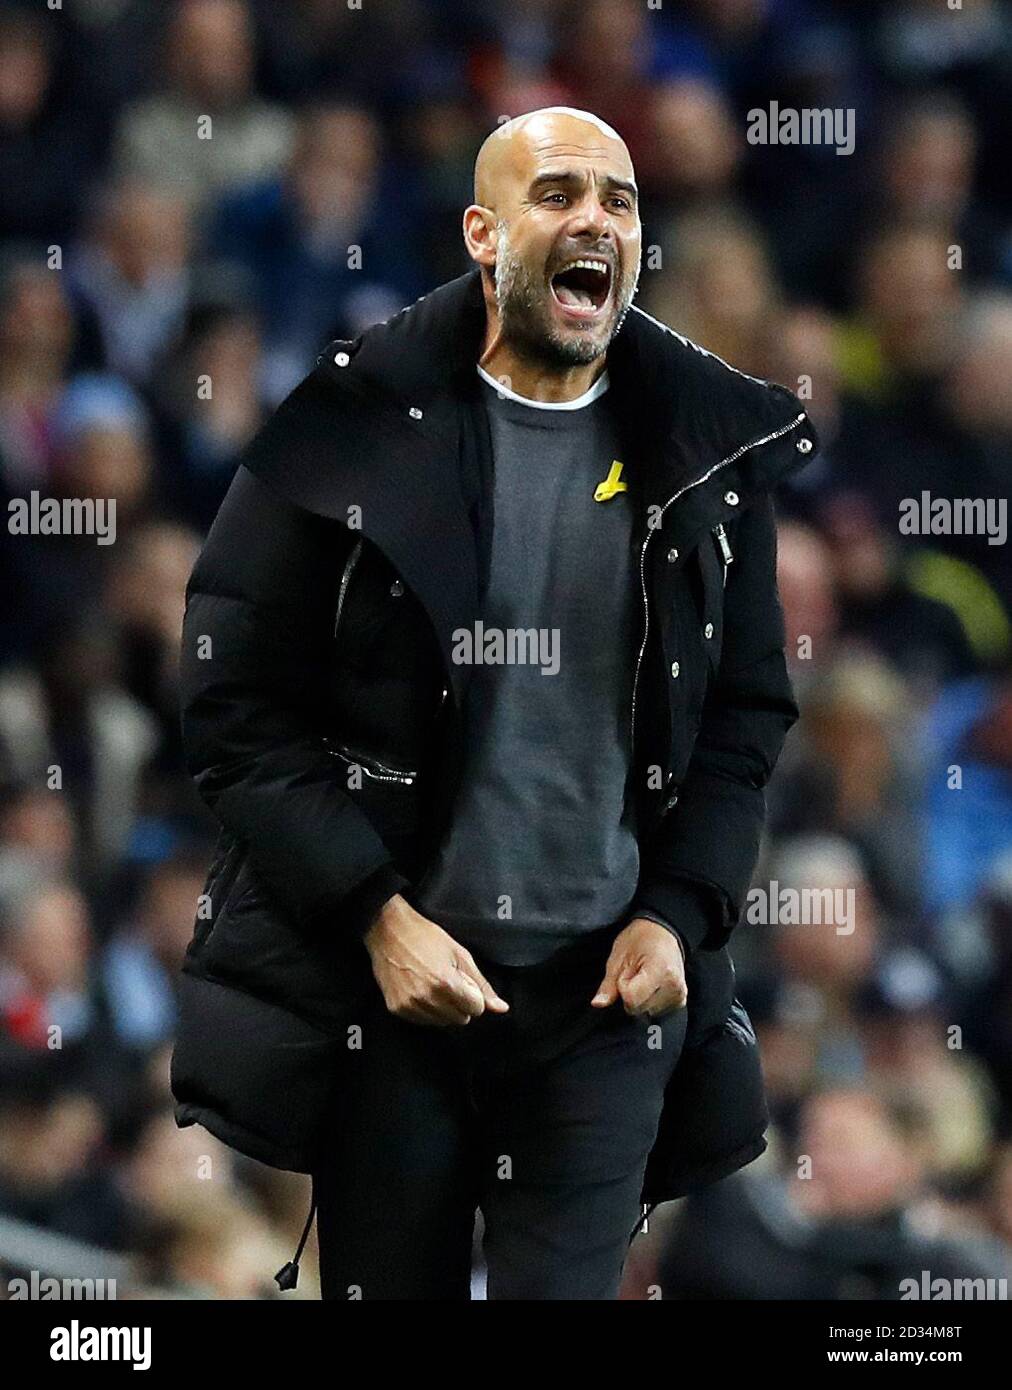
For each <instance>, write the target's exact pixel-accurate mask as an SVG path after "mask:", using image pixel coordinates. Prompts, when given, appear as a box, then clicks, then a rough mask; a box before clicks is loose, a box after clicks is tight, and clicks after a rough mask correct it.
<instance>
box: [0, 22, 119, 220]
mask: <svg viewBox="0 0 1012 1390" xmlns="http://www.w3.org/2000/svg"><path fill="white" fill-rule="evenodd" d="M51 38H52V32H51V29H50V27H49V25H47V23H46V19H45V18H44V17H43V16H42V15H38V14H32V13H29V12H28V11H26V10H15V9H11V8H5V9H3V10H0V187H2V188H3V189H4V190H5V192H4V198H3V200H2V202H0V238H11V237H13V238H25V239H31V240H33V241H34V240H38V241H40V242H42V244H43V245H50V244H53V243H55V244H64V243H65V242H66V239H67V238H68V237H69V236H70V235H71V234H72V233H73V231H74V228H75V226H76V222H77V214H78V208H79V206H80V203H81V199H82V196H83V193H84V190H85V187H86V185H87V182H88V180H89V178H90V177H91V176H92V175H93V173H94V164H95V158H96V155H97V153H98V149H97V144H98V141H97V135H98V132H97V130H96V124H97V122H96V113H95V112H94V110H93V109H91V108H90V107H89V106H87V105H85V106H84V107H83V108H82V107H81V106H78V105H72V104H71V102H70V101H68V100H67V99H66V98H67V93H66V91H64V92H63V93H62V94H61V92H60V91H59V88H58V84H57V82H56V74H55V72H54V56H53V51H52V48H53V45H52V43H51Z"/></svg>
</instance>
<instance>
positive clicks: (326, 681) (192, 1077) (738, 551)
mask: <svg viewBox="0 0 1012 1390" xmlns="http://www.w3.org/2000/svg"><path fill="white" fill-rule="evenodd" d="M463 231H464V242H465V245H466V248H467V252H468V254H469V256H470V257H471V259H472V261H473V262H474V267H475V268H474V269H473V270H472V271H471V272H470V273H469V274H467V275H464V276H462V277H461V278H460V279H459V280H457V281H454V282H453V283H451V284H448V285H444V286H442V287H441V288H440V289H438V290H436V291H435V292H434V293H432V294H430V295H428V296H426V297H425V298H423V299H421V300H419V301H418V302H417V303H416V304H414V305H413V306H412V307H411V308H409V309H407V310H405V311H403V312H402V313H400V314H399V315H397V317H396V318H394V319H392V320H391V321H390V322H388V323H386V324H382V325H380V326H378V327H376V328H373V329H371V330H369V331H368V332H367V333H365V334H363V336H362V337H361V338H360V339H358V340H356V341H355V342H337V343H333V344H331V345H330V346H329V347H328V348H327V349H326V351H325V352H324V353H323V354H322V355H321V357H320V359H319V361H318V364H317V367H316V369H315V370H314V371H313V372H312V373H311V375H310V376H309V377H307V379H306V380H305V381H304V382H303V383H302V384H301V385H300V386H299V387H298V388H297V389H296V390H295V391H294V392H293V393H292V395H291V396H290V397H289V398H288V399H287V400H286V401H285V402H284V403H283V404H282V406H281V407H280V409H279V410H278V411H277V413H276V414H275V415H274V417H273V418H272V419H271V420H270V421H269V422H268V424H267V425H266V427H265V428H264V430H263V431H262V432H261V433H260V435H259V436H258V437H257V439H256V440H255V441H254V442H253V444H252V445H251V446H250V449H249V450H248V452H247V454H246V455H245V457H244V460H243V465H242V466H241V467H240V468H239V470H238V472H237V474H236V477H235V480H234V481H233V483H232V486H231V488H230V490H229V493H228V495H227V497H226V499H225V501H224V503H223V504H222V507H221V510H220V512H219V514H218V516H217V518H216V520H215V523H214V526H213V527H212V529H211V532H210V535H209V537H208V539H207V542H206V544H205V546H204V549H203V552H202V554H201V556H200V558H199V560H198V561H197V564H196V566H195V568H194V571H193V575H192V577H191V580H190V584H189V586H188V590H187V612H186V620H185V625H184V633H183V656H182V672H183V732H184V739H185V748H186V756H187V762H188V766H189V768H190V770H191V772H192V774H193V776H194V777H195V778H196V781H197V784H198V786H199V788H200V791H201V793H202V795H203V797H204V798H205V799H206V801H207V803H208V804H209V805H210V806H211V808H212V809H213V810H214V812H215V814H216V816H217V818H218V820H219V821H220V824H221V827H222V829H221V836H220V840H219V845H218V850H217V853H216V855H215V862H214V864H213V866H212V868H211V873H210V877H209V881H208V886H207V893H206V894H205V896H204V898H202V900H201V903H202V906H201V910H199V911H198V916H197V923H196V929H195V934H194V939H193V942H192V943H191V946H190V949H189V952H188V956H187V962H186V966H185V971H184V976H183V981H182V986H181V1025H180V1032H179V1037H178V1041H177V1046H176V1050H175V1055H174V1058H173V1090H174V1093H175V1096H176V1100H177V1109H176V1114H177V1120H178V1122H179V1123H180V1124H183V1125H185V1124H192V1123H201V1124H204V1125H206V1126H207V1128H209V1129H210V1130H212V1131H213V1132H214V1133H215V1134H217V1135H218V1136H219V1137H220V1138H222V1139H223V1140H224V1141H225V1142H227V1143H229V1144H232V1145H234V1146H235V1147H236V1148H238V1149H239V1150H241V1151H242V1152H244V1153H246V1154H249V1155H251V1156H252V1157H254V1158H258V1159H261V1160H263V1161H264V1162H267V1163H271V1164H274V1165H276V1166H278V1167H284V1168H291V1169H295V1170H297V1171H302V1172H308V1173H311V1174H312V1176H313V1193H314V1202H315V1205H316V1209H317V1212H318V1221H319V1241H320V1267H321V1280H322V1288H323V1294H324V1297H325V1298H330V1299H349V1298H367V1299H397V1298H407V1299H466V1298H467V1297H468V1296H469V1281H470V1261H471V1245H472V1233H473V1229H474V1220H475V1213H476V1211H477V1210H478V1209H479V1208H480V1210H481V1213H482V1217H483V1222H484V1254H485V1261H486V1265H487V1271H488V1296H489V1297H490V1298H493V1299H500V1298H513V1299H517V1298H531V1299H562V1298H578V1299H610V1298H614V1297H615V1296H616V1294H617V1291H618V1287H619V1282H620V1278H621V1273H622V1265H623V1259H624V1256H625V1252H626V1249H627V1247H628V1242H629V1240H630V1237H631V1235H632V1234H633V1233H634V1231H635V1229H636V1227H637V1224H638V1221H639V1219H640V1213H641V1210H642V1206H641V1204H645V1205H646V1206H648V1207H649V1206H651V1205H653V1204H655V1203H656V1202H657V1201H661V1200H666V1199H668V1198H671V1197H675V1196H678V1195H681V1194H682V1193H684V1192H687V1191H691V1190H694V1189H696V1188H698V1187H700V1186H703V1185H705V1184H707V1183H709V1182H712V1181H714V1180H716V1179H717V1178H719V1177H722V1176H724V1175H725V1174H727V1173H729V1172H732V1171H734V1170H735V1169H737V1168H739V1167H741V1166H742V1165H743V1164H745V1163H747V1162H749V1161H750V1160H751V1159H753V1158H754V1157H756V1156H757V1155H758V1154H759V1153H761V1152H762V1149H763V1147H764V1140H763V1137H762V1136H763V1130H764V1128H765V1119H766V1116H765V1106H764V1103H763V1096H762V1083H761V1075H760V1071H759V1066H758V1059H757V1055H756V1045H755V1037H754V1034H753V1032H752V1029H751V1026H750V1024H749V1021H748V1017H747V1015H746V1014H745V1013H744V1011H743V1010H742V1008H741V1006H740V1004H739V1003H738V1002H737V1001H736V1000H735V999H734V996H733V970H732V967H731V963H730V960H729V957H728V954H727V951H726V949H725V943H726V942H727V940H728V937H729V936H730V933H731V930H732V928H733V927H734V925H735V923H736V921H737V919H738V916H739V914H740V911H741V908H742V904H743V900H744V897H745V893H746V891H747V888H748V885H749V880H750V876H751V873H752V870H753V867H754V864H755V858H756V855H757V852H758V843H759V835H760V831H761V827H762V823H763V816H764V787H765V784H766V782H767V780H768V778H769V776H770V773H771V771H772V769H773V766H774V764H775V762H776V759H777V756H778V754H779V751H780V748H781V745H782V743H783V739H784V736H785V734H786V732H787V730H788V729H789V728H790V726H791V724H792V723H793V722H794V720H795V719H796V717H797V710H796V707H795V704H794V701H793V698H792V694H791V689H790V685H789V682H788V679H787V675H786V670H785V663H784V655H783V641H784V634H783V625H782V617H781V612H780V606H779V602H778V599H777V592H776V582H775V572H774V568H775V532H774V524H773V517H772V509H771V502H770V490H771V488H772V486H773V485H774V483H775V482H776V481H777V480H778V479H779V478H780V477H781V476H782V475H784V474H785V473H787V472H788V471H790V470H791V469H792V468H793V467H794V466H796V465H799V464H801V463H803V462H805V461H806V459H807V458H808V457H810V456H811V454H812V453H813V451H814V434H813V430H812V427H811V425H810V423H809V421H808V419H807V417H806V416H805V414H804V412H803V410H802V409H801V407H800V405H799V404H798V402H797V400H796V399H795V397H794V396H793V395H792V394H791V393H790V392H789V391H787V390H785V389H784V388H782V387H778V386H775V385H771V384H770V383H767V382H764V381H760V380H757V379H756V378H753V377H750V376H746V375H744V374H743V373H741V372H738V371H736V370H734V368H732V367H729V366H728V365H727V364H726V363H724V362H722V361H721V360H720V359H719V358H716V357H714V356H712V355H710V354H709V353H707V352H705V351H704V350H703V349H701V348H699V347H697V346H696V345H695V344H693V343H691V342H689V341H687V340H686V339H684V338H681V337H679V336H678V335H677V334H676V333H674V332H671V331H670V330H668V329H666V328H665V327H664V326H663V325H661V324H659V323H657V322H656V321H654V320H653V319H651V318H649V317H648V316H647V315H646V314H644V313H642V312H641V311H639V310H638V309H636V308H633V307H632V301H633V297H634V295H635V291H636V284H637V279H638V275H639V268H640V249H641V247H640V242H641V227H640V215H639V208H638V203H637V189H636V180H635V173H634V170H633V167H632V164H631V162H630V159H629V153H628V151H627V149H626V147H625V145H624V143H623V142H622V140H621V138H620V137H619V136H618V135H617V134H616V133H615V131H613V130H612V129H611V128H610V127H608V126H606V125H605V124H603V123H602V122H601V121H599V120H598V119H597V118H596V117H594V116H592V115H589V114H587V113H584V112H578V111H572V110H569V109H565V108H552V109H548V110H544V111H536V112H533V113H531V114H529V115H526V116H521V117H518V118H517V119H515V120H512V121H510V122H508V123H506V124H504V125H503V126H501V127H500V128H499V129H498V130H496V131H495V132H494V133H493V134H492V135H490V136H489V137H488V139H487V140H486V141H485V143H484V145H483V146H482V148H481V150H480V152H479V154H478V159H477V163H476V166H475V187H474V203H473V204H472V205H471V206H470V207H469V208H467V209H466V211H465V213H464V221H463ZM300 1249H301V1247H300ZM295 1274H296V1266H295V1265H292V1266H288V1267H286V1269H285V1271H282V1274H281V1275H280V1276H279V1279H280V1282H282V1284H283V1285H290V1284H291V1282H292V1281H293V1279H294V1277H295Z"/></svg>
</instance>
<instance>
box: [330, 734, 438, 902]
mask: <svg viewBox="0 0 1012 1390" xmlns="http://www.w3.org/2000/svg"><path fill="white" fill-rule="evenodd" d="M323 746H324V748H325V749H326V751H327V752H328V753H329V754H330V755H331V757H332V758H334V759H335V761H336V763H337V764H338V765H339V766H340V767H341V769H342V771H343V774H344V775H343V778H342V781H343V785H344V788H345V790H346V791H347V793H348V795H349V796H350V797H351V799H352V801H353V802H354V803H355V805H356V806H358V807H359V808H360V810H362V811H363V812H364V814H365V815H366V817H367V818H368V819H369V821H370V823H371V825H372V827H373V829H374V830H375V831H376V833H377V835H379V837H380V839H381V840H382V841H383V843H384V844H385V845H386V847H387V849H388V850H389V851H390V854H391V857H392V858H393V860H394V863H395V864H396V865H397V867H398V868H399V869H400V870H401V871H402V872H404V873H407V874H409V875H410V874H412V873H414V872H416V871H417V869H418V867H419V866H418V863H417V858H418V855H419V853H420V852H421V840H422V835H421V830H422V825H423V817H422V791H421V787H420V779H419V772H418V769H417V767H414V766H411V765H410V764H408V763H406V762H401V761H398V762H397V763H396V764H395V763H393V762H392V761H390V762H388V761H387V760H386V759H385V758H378V757H376V756H374V755H373V754H371V753H364V752H362V751H360V750H358V749H354V748H352V747H350V746H349V745H348V744H345V743H340V742H338V741H337V740H336V739H333V738H324V740H323ZM422 780H424V779H422Z"/></svg>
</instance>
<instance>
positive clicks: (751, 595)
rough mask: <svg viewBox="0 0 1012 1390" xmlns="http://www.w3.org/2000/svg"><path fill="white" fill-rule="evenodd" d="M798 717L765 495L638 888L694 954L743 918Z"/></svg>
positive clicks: (748, 526) (745, 531)
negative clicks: (673, 792)
mask: <svg viewBox="0 0 1012 1390" xmlns="http://www.w3.org/2000/svg"><path fill="white" fill-rule="evenodd" d="M797 718H798V708H797V705H796V704H795V701H794V695H793V691H792V689H791V683H790V678H789V676H788V674H787V665H786V660H785V656H784V621H783V611H782V609H781V606H780V598H779V594H778V592H777V583H776V525H775V522H774V517H773V505H772V501H771V500H770V499H768V498H767V499H765V500H764V501H762V502H760V503H758V504H757V505H756V506H755V507H753V508H751V509H750V510H749V511H747V512H745V513H744V514H743V515H742V516H741V517H740V518H739V521H738V524H737V538H736V546H735V559H734V563H733V564H732V565H731V566H730V567H729V571H728V579H727V587H726V589H725V591H724V641H723V646H722V649H721V660H720V666H719V668H718V671H717V672H716V675H715V677H714V679H713V680H712V681H711V683H710V687H709V690H708V692H707V696H706V700H705V702H704V705H703V712H702V719H701V723H700V727H699V732H698V734H697V737H696V742H695V746H694V749H693V753H692V757H691V759H690V762H689V766H688V769H687V772H686V775H685V779H684V781H683V783H682V786H681V788H680V791H679V796H678V801H677V803H676V805H675V806H674V808H673V809H672V810H671V811H669V812H668V814H667V815H666V816H665V817H664V819H663V821H662V822H661V825H660V828H659V831H658V834H657V837H656V839H655V841H654V842H653V845H652V847H651V851H650V855H649V861H648V862H647V864H645V865H644V869H643V872H642V875H641V881H640V885H639V889H638V892H637V899H636V906H637V907H642V908H647V909H650V910H652V911H653V912H656V913H658V914H659V915H660V916H661V917H663V918H664V919H665V920H667V921H668V922H670V923H672V925H673V926H675V927H677V929H678V932H679V935H680V936H681V937H682V939H683V941H684V942H685V943H686V944H687V945H688V946H689V949H690V950H695V949H698V948H702V949H704V950H714V951H715V950H719V949H720V947H721V946H723V945H724V944H725V943H726V942H727V940H728V938H729V936H730V935H731V932H732V930H733V929H734V927H735V925H736V923H737V922H738V919H739V917H740V916H741V913H742V910H743V908H744V905H745V897H746V894H747V892H748V888H749V884H750V882H751V878H752V873H753V871H754V869H755V864H756V860H757V858H758V855H759V840H760V836H761V834H762V828H763V823H764V821H765V818H766V797H765V787H766V784H767V782H768V781H769V778H770V775H771V774H772V772H773V768H774V766H775V765H776V761H777V758H778V757H779V755H780V750H781V748H782V747H783V742H784V738H785V737H786V735H787V731H788V730H789V729H790V727H791V726H792V724H794V723H795V721H796V720H797ZM634 915H635V909H634Z"/></svg>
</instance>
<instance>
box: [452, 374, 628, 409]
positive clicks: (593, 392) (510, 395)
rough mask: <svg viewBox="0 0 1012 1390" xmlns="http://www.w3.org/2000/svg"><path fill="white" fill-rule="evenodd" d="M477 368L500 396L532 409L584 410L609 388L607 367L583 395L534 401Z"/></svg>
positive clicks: (483, 378) (482, 377)
mask: <svg viewBox="0 0 1012 1390" xmlns="http://www.w3.org/2000/svg"><path fill="white" fill-rule="evenodd" d="M476 370H477V372H478V375H479V376H480V377H481V379H482V381H484V382H485V384H486V385H487V386H491V388H492V389H493V391H495V392H497V393H498V394H499V395H500V396H504V397H505V398H506V400H508V401H515V402H516V403H517V404H518V405H526V406H528V407H529V408H530V409H531V410H583V409H584V408H585V407H586V406H588V405H592V404H593V403H594V401H596V400H598V399H599V397H601V396H603V395H604V393H605V391H607V389H608V371H607V368H606V369H605V370H604V371H603V372H602V373H601V375H600V376H599V377H598V378H597V380H596V381H595V382H594V384H593V386H591V387H590V388H589V389H588V390H586V391H584V393H583V395H582V396H577V397H576V399H575V400H572V401H532V400H531V399H530V397H529V396H521V395H518V394H517V392H516V391H512V390H511V389H510V388H509V387H508V386H506V385H505V384H504V383H503V382H501V381H497V380H496V379H495V377H494V376H491V375H490V374H489V373H488V372H486V370H485V368H484V367H482V366H477V367H476Z"/></svg>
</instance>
